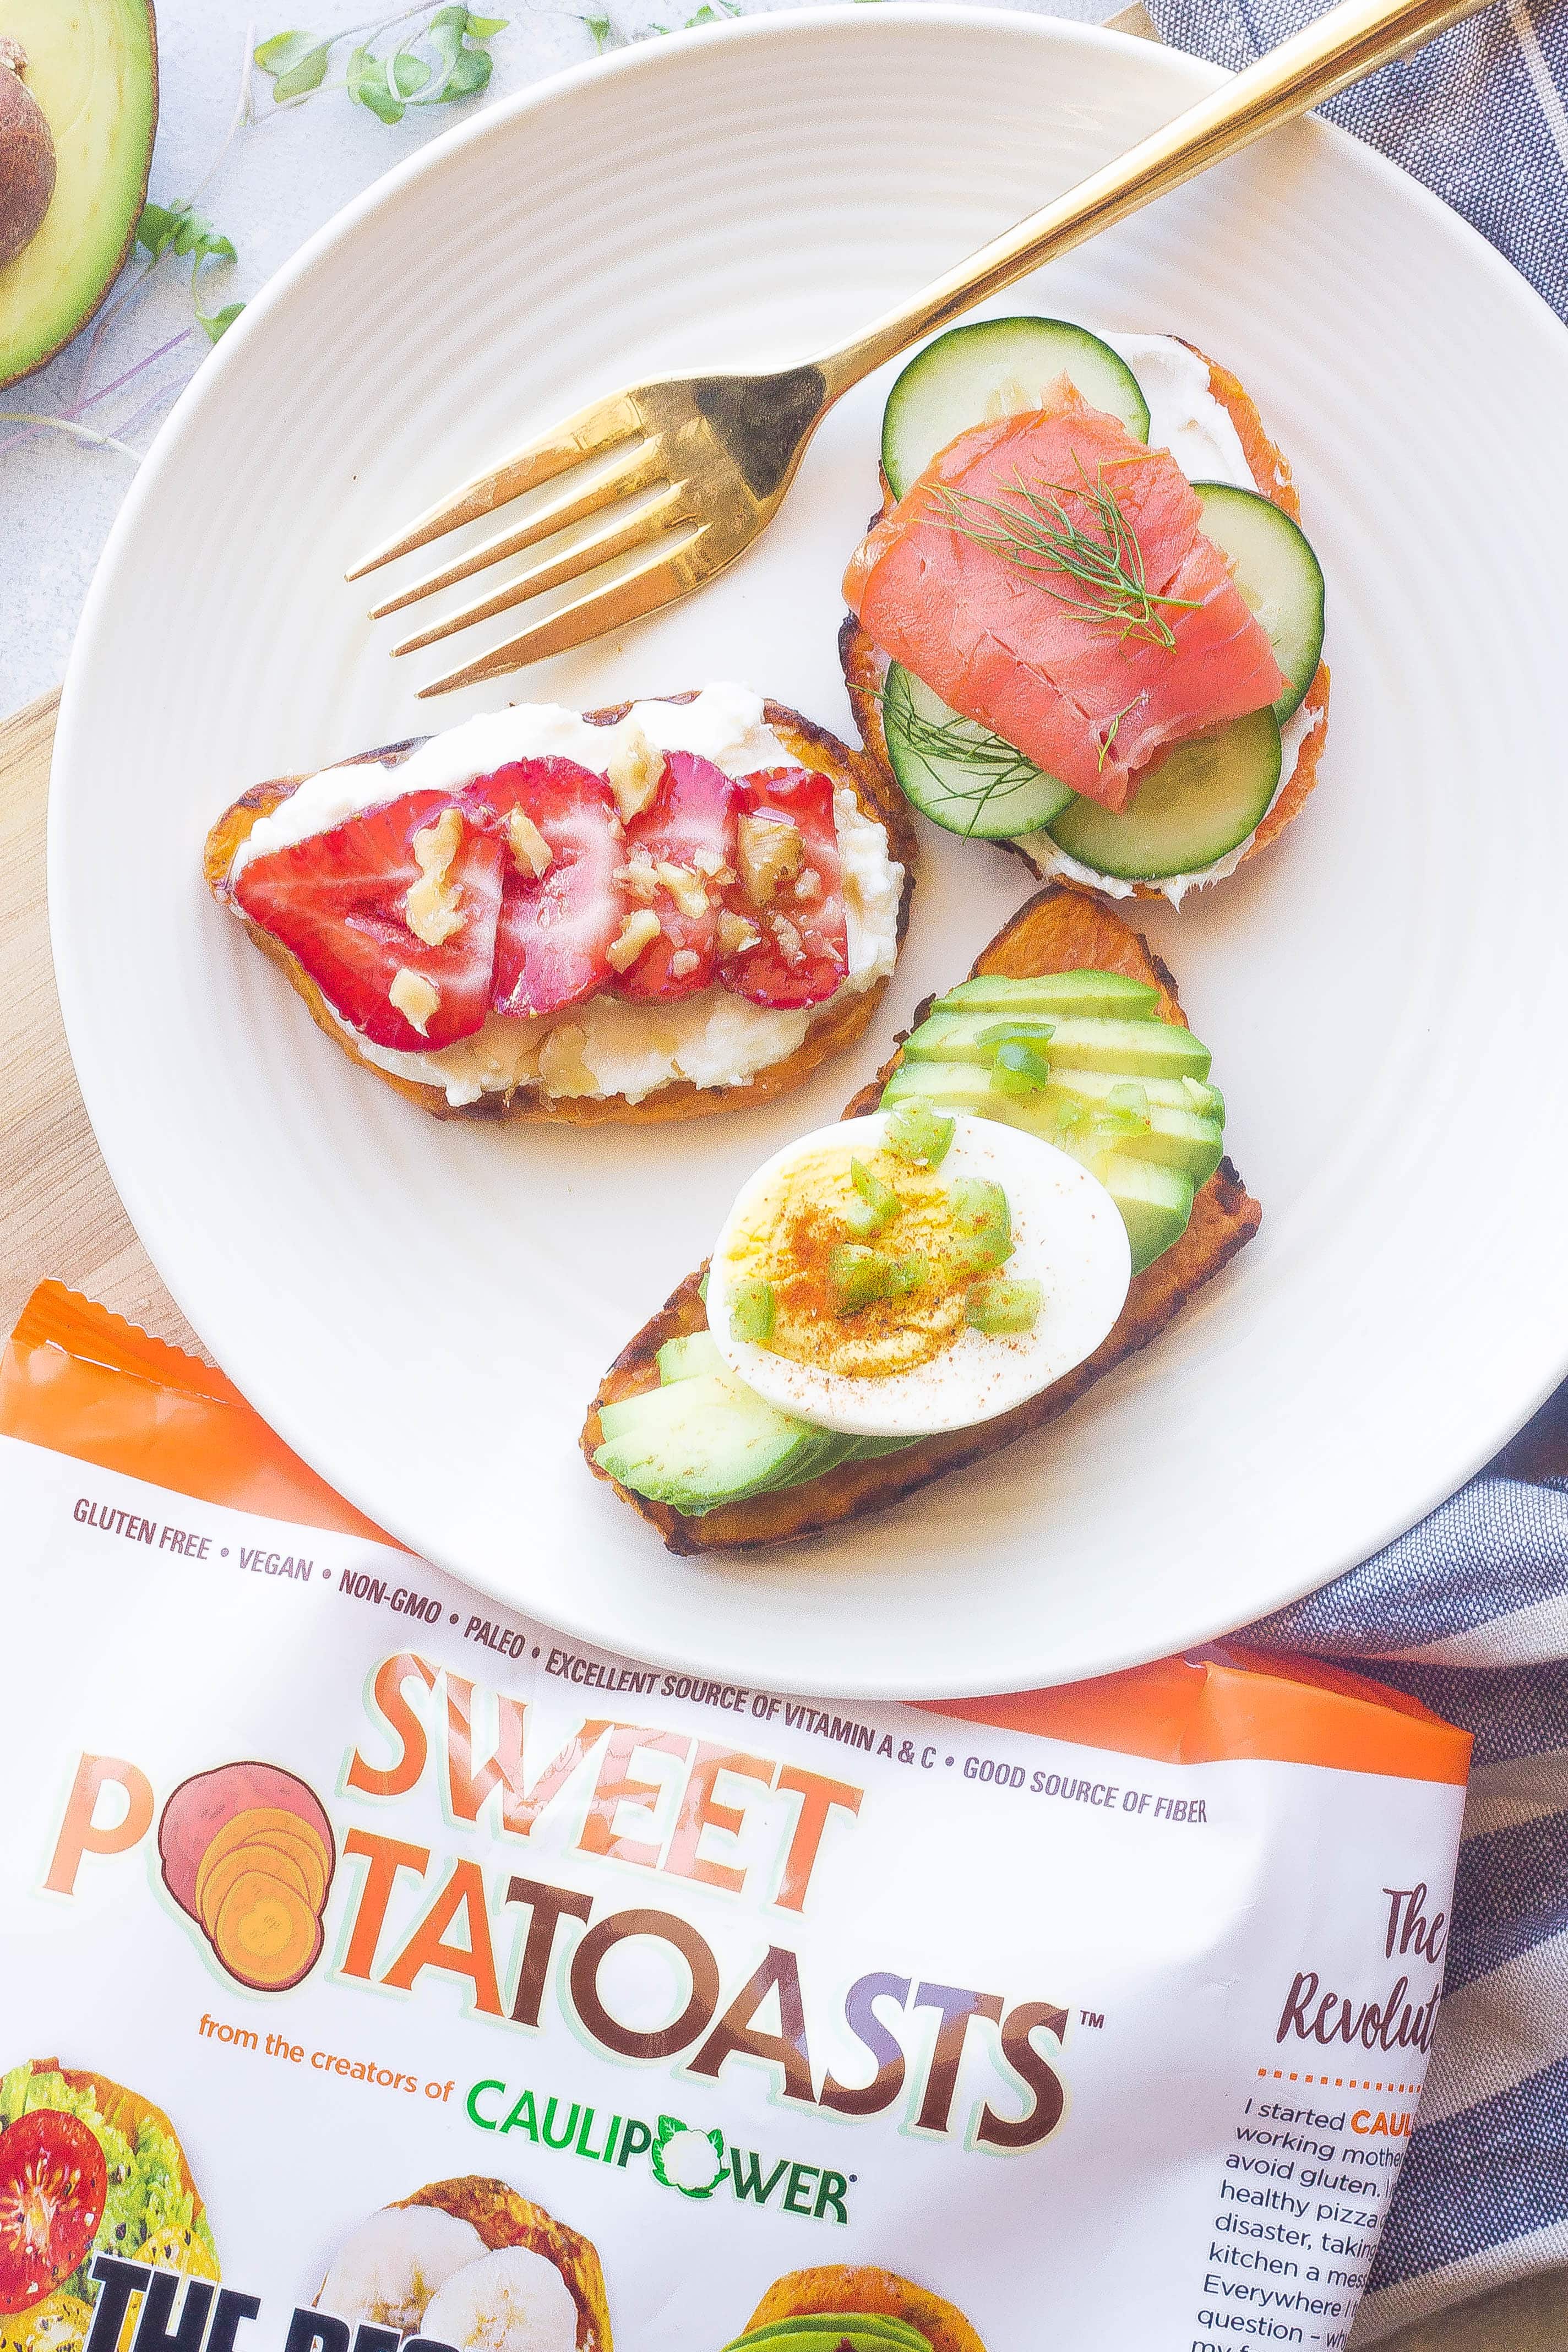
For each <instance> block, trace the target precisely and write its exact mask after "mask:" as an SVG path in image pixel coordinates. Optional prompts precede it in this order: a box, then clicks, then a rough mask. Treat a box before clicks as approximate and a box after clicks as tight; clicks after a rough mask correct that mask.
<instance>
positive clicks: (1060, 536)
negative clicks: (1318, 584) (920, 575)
mask: <svg viewBox="0 0 1568 2352" xmlns="http://www.w3.org/2000/svg"><path fill="white" fill-rule="evenodd" d="M1074 463H1075V464H1076V465H1077V467H1078V475H1079V486H1080V487H1079V488H1078V489H1076V490H1074V489H1070V488H1069V489H1068V498H1071V499H1073V500H1074V501H1075V503H1076V504H1077V505H1078V506H1079V509H1082V514H1081V519H1080V517H1079V515H1075V514H1074V513H1073V511H1072V509H1070V508H1069V507H1068V504H1067V503H1066V500H1065V499H1063V498H1062V497H1061V496H1060V495H1059V494H1058V491H1056V490H1055V489H1053V488H1051V486H1050V485H1049V483H1047V482H1039V483H1037V484H1035V483H1029V482H1026V480H1025V479H1024V477H1023V475H1022V474H1021V473H1015V475H1014V477H1013V488H1012V489H1011V490H1010V491H1008V492H1007V493H1006V494H1005V495H1006V497H1007V499H1009V500H1010V501H1011V503H1009V504H1006V505H1004V504H1003V502H1002V500H1001V499H986V498H982V497H981V496H980V495H979V494H978V492H976V491H973V490H961V489H957V488H954V487H953V485H952V483H951V482H942V483H941V484H938V485H936V486H935V488H934V495H935V497H936V499H937V500H938V503H939V504H940V505H941V506H942V509H944V510H945V514H946V518H947V520H948V522H949V523H950V524H951V526H952V529H953V530H955V531H957V532H958V534H959V535H960V537H961V538H963V539H968V540H972V541H973V542H974V544H975V545H976V546H977V547H989V548H992V549H994V551H995V552H996V553H997V554H998V555H1000V556H1001V557H1002V559H1003V561H1004V562H1008V563H1014V564H1016V565H1017V566H1018V567H1019V569H1020V570H1021V571H1025V572H1029V573H1030V574H1031V575H1032V576H1034V577H1036V578H1038V577H1039V574H1040V573H1042V572H1059V573H1062V574H1064V575H1065V576H1066V577H1067V578H1068V579H1069V580H1073V581H1076V582H1077V583H1078V586H1079V591H1080V592H1081V593H1078V594H1075V593H1073V592H1072V590H1070V589H1067V588H1054V587H1052V586H1051V584H1050V583H1049V582H1048V581H1047V580H1044V579H1040V580H1039V585H1040V586H1041V587H1042V588H1043V589H1044V590H1045V593H1046V594H1047V596H1053V597H1055V599H1056V601H1057V602H1058V604H1065V605H1067V607H1068V611H1069V612H1072V613H1075V614H1078V616H1079V619H1081V620H1085V621H1089V622H1090V623H1092V624H1093V625H1095V626H1096V627H1100V628H1108V629H1114V631H1115V632H1116V635H1117V636H1118V638H1119V639H1121V641H1122V642H1125V641H1126V639H1127V638H1128V637H1134V636H1135V637H1142V638H1144V639H1145V640H1146V641H1147V642H1148V643H1149V644H1151V645H1155V646H1163V647H1164V648H1165V649H1166V650H1167V651H1169V650H1170V649H1171V648H1172V647H1173V646H1174V644H1175V642H1176V639H1175V633H1174V632H1173V629H1172V627H1171V625H1170V623H1169V621H1167V620H1166V619H1165V617H1164V614H1163V612H1162V611H1161V610H1160V607H1161V606H1163V605H1168V606H1170V607H1172V608H1173V609H1177V610H1180V611H1182V612H1187V613H1191V612H1195V611H1196V610H1197V605H1198V602H1199V600H1198V599H1196V598H1194V597H1190V596H1162V595H1160V594H1159V593H1156V591H1154V590H1153V589H1152V588H1151V587H1150V585H1149V580H1148V574H1147V572H1146V571H1145V568H1144V563H1143V551H1142V547H1141V546H1140V545H1139V543H1138V534H1137V532H1136V531H1135V530H1133V528H1132V525H1131V522H1130V521H1129V520H1128V519H1127V515H1126V511H1125V509H1123V507H1122V504H1121V499H1119V498H1118V497H1117V495H1116V492H1115V491H1114V490H1113V489H1112V488H1110V484H1109V483H1108V482H1107V481H1106V479H1105V468H1104V466H1103V465H1101V466H1100V467H1099V468H1098V470H1097V474H1096V478H1095V479H1094V480H1093V481H1092V482H1091V481H1090V480H1089V477H1088V475H1087V474H1086V473H1085V472H1084V470H1083V463H1082V460H1081V459H1075V460H1074ZM981 516H986V517H990V518H992V520H989V521H982V520H979V518H980V517H981ZM1109 748H1110V742H1109V740H1107V743H1106V749H1107V750H1109Z"/></svg>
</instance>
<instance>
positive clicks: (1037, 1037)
mask: <svg viewBox="0 0 1568 2352" xmlns="http://www.w3.org/2000/svg"><path fill="white" fill-rule="evenodd" d="M1056 1034H1057V1024H1056V1023H1055V1022H1054V1021H994V1022H993V1023H992V1024H991V1026H990V1028H989V1029H982V1030H981V1032H980V1034H979V1035H978V1036H977V1037H976V1038H975V1040H974V1042H975V1044H976V1045H979V1046H982V1047H984V1050H985V1051H986V1052H987V1053H989V1051H990V1049H991V1048H992V1046H993V1045H1014V1044H1015V1043H1019V1044H1023V1045H1048V1044H1049V1042H1050V1040H1051V1039H1052V1038H1053V1037H1054V1036H1055V1035H1056Z"/></svg>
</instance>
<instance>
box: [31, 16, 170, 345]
mask: <svg viewBox="0 0 1568 2352" xmlns="http://www.w3.org/2000/svg"><path fill="white" fill-rule="evenodd" d="M0 35H7V36H9V37H11V38H12V39H14V40H16V41H18V42H20V44H21V46H22V47H23V49H24V50H25V51H26V58H27V66H26V87H27V89H28V90H29V91H30V92H31V94H32V96H33V98H34V99H35V100H36V101H37V104H38V106H39V107H40V108H41V109H42V110H43V114H44V117H45V120H46V121H47V123H48V126H49V130H50V131H51V133H52V135H53V138H54V146H55V186H54V194H53V196H52V197H51V199H50V202H49V205H48V209H47V212H46V213H45V215H44V218H43V223H42V226H40V227H39V228H38V230H37V233H36V235H35V236H32V237H31V238H30V240H29V241H28V243H27V244H26V245H25V246H24V247H23V248H22V250H21V251H20V252H19V253H18V254H17V255H16V258H15V259H14V260H12V261H9V262H7V263H6V265H5V268H3V269H0V388H3V387H4V386H5V385H6V384H8V383H15V382H16V378H17V377H18V376H23V375H31V373H33V371H34V369H35V368H40V367H42V366H43V364H44V362H45V361H46V360H50V359H53V357H54V355H55V353H56V352H58V350H60V348H61V346H62V345H63V344H66V343H68V342H69V341H70V339H71V337H72V336H73V335H75V334H77V333H79V331H80V330H81V329H82V328H83V327H84V326H85V325H86V324H87V322H88V320H89V319H90V318H91V317H92V316H93V313H94V312H95V311H96V310H98V309H99V308H100V305H101V303H102V301H103V298H104V296H105V295H106V294H107V293H108V291H109V289H110V287H111V286H112V285H113V283H114V280H115V278H117V277H118V276H119V274H120V270H121V267H122V265H123V263H124V261H125V258H126V257H127V255H128V254H129V252H130V250H131V247H132V241H133V239H134V237H135V235H136V224H137V221H138V220H139V219H140V218H141V215H142V205H143V204H144V203H145V202H146V198H147V173H148V170H149V168H150V166H151V164H152V161H153V134H154V133H155V131H157V128H158V29H157V24H156V21H155V19H154V17H153V0H0Z"/></svg>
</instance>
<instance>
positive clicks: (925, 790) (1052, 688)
mask: <svg viewBox="0 0 1568 2352" xmlns="http://www.w3.org/2000/svg"><path fill="white" fill-rule="evenodd" d="M1112 346H1114V348H1113V347H1112ZM882 483H883V492H884V498H883V505H882V509H881V511H880V513H879V516H878V517H877V518H876V519H875V520H873V523H872V526H871V529H870V530H869V531H868V534H867V536H866V538H865V539H864V540H863V541H862V542H861V543H860V545H859V547H858V549H857V550H856V551H855V552H854V554H853V556H852V557H851V559H850V562H849V566H848V570H847V573H846V577H845V594H846V597H847V602H848V604H849V605H850V617H849V619H848V621H847V624H846V625H845V628H844V631H843V633H842V636H841V654H842V657H843V662H844V669H845V676H846V678H847V683H848V687H849V690H850V695H851V699H852V701H853V703H854V706H855V709H856V714H857V717H858V720H859V722H860V726H861V731H862V734H863V736H864V739H865V740H866V743H867V745H868V748H869V749H871V750H872V751H875V752H876V753H877V754H878V756H879V757H880V758H881V759H883V760H884V761H886V762H887V764H888V766H889V772H891V773H892V774H893V775H894V776H895V777H896V778H897V780H898V782H899V783H900V785H901V787H902V789H903V790H904V792H905V793H906V795H907V796H908V798H909V799H910V802H911V803H912V804H913V805H914V806H915V807H917V808H918V809H920V810H921V812H922V813H923V814H926V815H928V816H930V817H931V818H932V819H933V821H934V822H935V823H937V824H941V825H942V826H943V827H945V828H946V829H947V830H949V831H952V832H955V833H959V834H963V835H969V836H973V837H975V838H981V839H989V840H995V841H998V842H1001V843H1003V844H1004V845H1007V846H1009V847H1014V848H1016V849H1018V850H1020V851H1021V853H1022V854H1023V855H1024V856H1026V857H1027V858H1028V860H1029V862H1030V863H1031V864H1032V865H1033V866H1034V867H1035V869H1036V871H1037V872H1038V873H1039V874H1041V875H1042V876H1048V875H1062V876H1065V877H1070V878H1073V879H1076V880H1079V881H1083V882H1088V883H1089V884H1091V885H1093V886H1094V887H1099V888H1100V889H1103V890H1105V891H1106V892H1108V893H1109V894H1110V895H1112V896H1115V897H1126V896H1131V895H1139V896H1147V895H1152V894H1154V893H1162V894H1163V895H1164V896H1166V897H1168V898H1172V899H1173V900H1175V901H1177V902H1179V901H1180V899H1181V898H1182V896H1183V895H1184V892H1185V891H1186V890H1187V889H1189V888H1191V887H1194V885H1197V884H1203V883H1208V882H1213V881H1218V880H1221V879H1223V878H1224V877H1226V875H1228V874H1229V873H1231V872H1233V871H1234V870H1235V867H1236V866H1237V865H1238V864H1239V863H1240V862H1241V860H1242V859H1243V858H1244V857H1246V856H1250V855H1251V854H1252V852H1253V851H1254V850H1255V849H1257V848H1258V847H1261V846H1262V845H1264V843H1265V842H1267V841H1268V840H1271V839H1273V838H1274V837H1275V835H1277V834H1278V833H1279V831H1281V830H1282V829H1283V826H1284V825H1285V824H1287V823H1289V819H1290V817H1291V816H1293V815H1294V814H1297V813H1298V811H1299V810H1300V807H1301V805H1302V804H1303V803H1304V802H1305V800H1306V797H1307V795H1308V793H1310V790H1311V788H1312V785H1313V783H1314V782H1315V781H1316V777H1317V771H1318V761H1319V755H1320V752H1321V748H1322V742H1323V738H1324V735H1325V732H1326V727H1327V713H1328V690H1329V680H1328V672H1327V670H1326V669H1325V668H1324V667H1323V665H1322V660H1321V647H1322V624H1323V582H1322V573H1321V568H1320V567H1319V565H1318V562H1317V559H1316V557H1315V556H1314V554H1313V552H1312V550H1311V548H1310V545H1309V544H1308V542H1307V541H1306V539H1305V537H1304V536H1303V534H1302V532H1301V530H1300V523H1299V501H1298V499H1297V497H1296V493H1295V489H1294V486H1293V484H1292V481H1291V477H1290V472H1289V467H1288V465H1287V464H1286V462H1285V460H1284V458H1283V457H1281V455H1280V453H1279V451H1278V449H1276V448H1275V447H1274V446H1273V444H1272V443H1271V442H1270V441H1269V439H1268V436H1267V435H1266V433H1265V432H1264V429H1263V426H1262V423H1261V420H1260V418H1259V417H1258V411H1257V409H1256V408H1255V407H1254V405H1253V404H1252V402H1251V401H1250V400H1249V399H1248V397H1247V394H1246V393H1245V392H1244V391H1243V390H1242V388H1241V386H1240V384H1239V383H1237V380H1236V379H1235V378H1234V377H1233V376H1230V375H1228V374H1227V373H1226V371H1224V370H1223V369H1220V368H1218V367H1217V366H1215V363H1214V362H1211V361H1209V360H1208V359H1207V358H1206V357H1205V355H1204V354H1203V353H1202V352H1197V351H1196V350H1194V348H1192V347H1191V346H1189V345H1186V344H1184V343H1182V342H1180V341H1177V340H1176V339H1175V338H1173V337H1168V336H1152V335H1145V336H1131V335H1129V336H1121V337H1114V338H1111V339H1110V340H1109V341H1107V340H1105V339H1101V338H1100V337H1097V336H1093V335H1090V334H1089V333H1088V332H1087V331H1086V330H1084V329H1082V328H1079V327H1075V326H1071V325H1069V324H1068V322H1066V321H1062V320H1042V319H1034V320H1031V319H1016V320H989V321H985V322H984V323H983V324H981V325H979V326H974V327H966V328H958V329H955V330H954V331H952V333H951V334H949V335H945V336H942V337H941V338H940V339H939V340H938V341H937V342H935V343H933V344H931V346H929V347H928V349H927V350H926V351H924V352H921V354H920V355H919V356H918V357H917V358H916V359H915V360H914V361H912V362H910V366H909V367H908V368H906V370H905V371H904V373H903V374H902V375H901V376H900V379H899V382H898V383H897V384H896V385H895V387H894V390H893V393H892V394H891V396H890V397H889V404H888V411H887V416H886V419H885V422H884V429H883V441H882Z"/></svg>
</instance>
